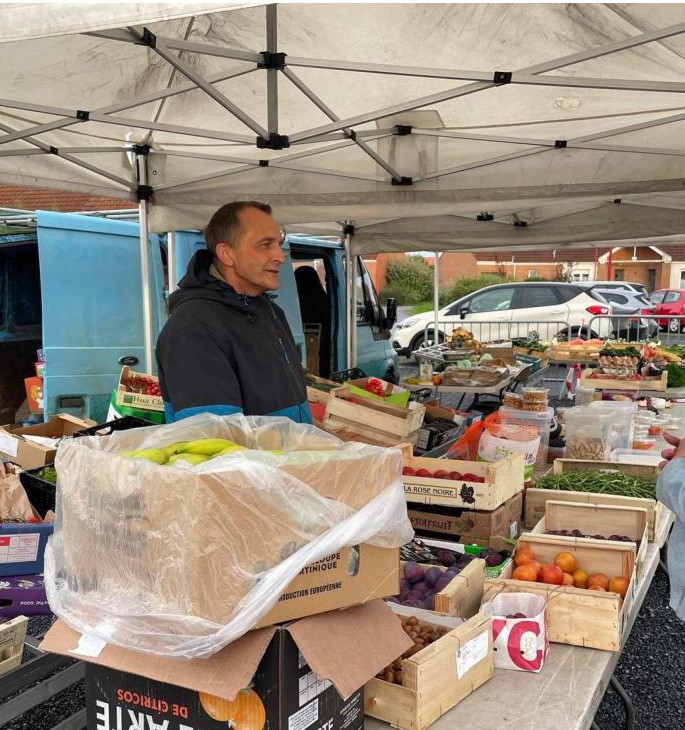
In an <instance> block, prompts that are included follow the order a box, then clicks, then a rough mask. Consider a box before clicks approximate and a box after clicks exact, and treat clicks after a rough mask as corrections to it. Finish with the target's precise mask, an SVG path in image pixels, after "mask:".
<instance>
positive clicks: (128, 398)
mask: <svg viewBox="0 0 685 730" xmlns="http://www.w3.org/2000/svg"><path fill="white" fill-rule="evenodd" d="M133 377H138V378H141V379H143V380H149V381H151V382H154V383H159V378H158V377H157V376H156V375H151V374H150V373H139V372H136V371H134V370H132V369H131V368H130V367H129V366H128V365H124V366H123V367H122V368H121V373H120V375H119V383H118V385H117V389H116V403H117V405H120V406H128V407H129V408H140V409H142V410H146V411H162V412H163V411H164V399H163V398H162V396H161V395H146V394H145V393H134V392H133V391H130V390H128V389H127V386H126V381H127V380H129V379H130V378H133Z"/></svg>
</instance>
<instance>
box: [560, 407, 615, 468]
mask: <svg viewBox="0 0 685 730" xmlns="http://www.w3.org/2000/svg"><path fill="white" fill-rule="evenodd" d="M614 419H615V416H614V411H612V410H608V409H607V410H606V411H605V412H603V411H601V410H600V409H596V408H591V407H590V406H589V405H587V406H577V407H576V408H574V409H573V410H571V411H569V412H568V413H567V414H566V418H565V419H564V439H565V440H566V451H565V458H567V459H584V460H596V461H608V459H609V455H610V454H611V436H612V430H613V424H612V422H613V421H614Z"/></svg>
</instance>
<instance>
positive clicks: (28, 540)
mask: <svg viewBox="0 0 685 730" xmlns="http://www.w3.org/2000/svg"><path fill="white" fill-rule="evenodd" d="M39 542H40V534H39V533H38V532H22V533H20V534H18V535H0V563H34V562H35V561H36V560H37V559H38V544H39Z"/></svg>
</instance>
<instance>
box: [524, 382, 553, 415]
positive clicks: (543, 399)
mask: <svg viewBox="0 0 685 730" xmlns="http://www.w3.org/2000/svg"><path fill="white" fill-rule="evenodd" d="M521 395H522V396H523V410H524V411H529V412H531V413H544V412H545V411H546V410H547V399H548V395H549V390H548V389H547V388H521Z"/></svg>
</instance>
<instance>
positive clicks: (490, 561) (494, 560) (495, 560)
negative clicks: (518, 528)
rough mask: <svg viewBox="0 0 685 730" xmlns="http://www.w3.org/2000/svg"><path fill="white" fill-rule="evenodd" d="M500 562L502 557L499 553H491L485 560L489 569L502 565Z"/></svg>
mask: <svg viewBox="0 0 685 730" xmlns="http://www.w3.org/2000/svg"><path fill="white" fill-rule="evenodd" d="M502 562H503V561H502V556H501V555H500V554H499V553H491V554H490V555H488V557H487V558H485V564H486V565H487V566H489V567H490V568H495V567H497V566H498V565H502Z"/></svg>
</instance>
